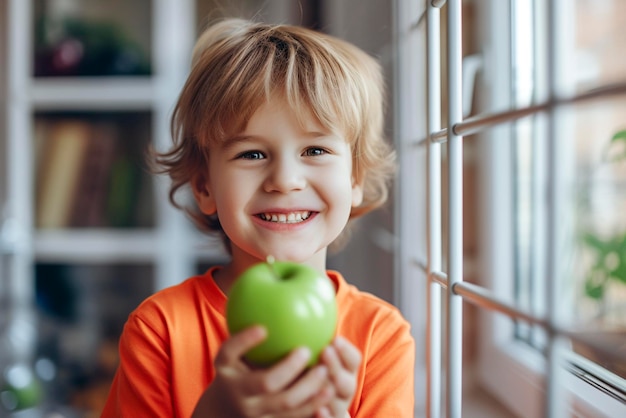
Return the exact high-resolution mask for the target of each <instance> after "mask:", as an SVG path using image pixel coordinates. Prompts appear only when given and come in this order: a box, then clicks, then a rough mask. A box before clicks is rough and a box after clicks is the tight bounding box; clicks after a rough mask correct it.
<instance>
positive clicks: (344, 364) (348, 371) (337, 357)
mask: <svg viewBox="0 0 626 418" xmlns="http://www.w3.org/2000/svg"><path fill="white" fill-rule="evenodd" d="M322 360H323V362H324V364H326V365H327V367H328V373H329V376H330V379H331V380H332V381H333V383H334V385H335V388H336V391H337V395H338V396H339V397H340V398H343V399H351V398H352V396H353V394H354V391H355V389H356V378H355V375H356V373H357V372H358V369H359V365H360V364H361V353H359V351H358V350H357V349H356V348H355V347H354V346H353V345H352V344H350V343H349V342H348V341H346V340H345V339H344V338H342V337H338V338H336V339H335V341H334V342H333V343H332V344H331V345H329V346H328V347H326V348H325V349H324V351H323V353H322Z"/></svg>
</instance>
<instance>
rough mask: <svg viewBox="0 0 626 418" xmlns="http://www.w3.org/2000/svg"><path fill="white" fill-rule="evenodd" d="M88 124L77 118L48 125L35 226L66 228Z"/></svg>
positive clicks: (39, 178) (43, 149)
mask: <svg viewBox="0 0 626 418" xmlns="http://www.w3.org/2000/svg"><path fill="white" fill-rule="evenodd" d="M90 134H91V127H90V124H89V123H88V122H86V121H82V120H79V119H64V120H59V121H55V122H54V123H50V124H49V127H48V128H47V129H46V135H45V136H46V137H45V139H44V140H43V144H42V148H41V151H40V152H41V155H40V156H39V157H38V158H40V160H41V161H40V168H39V170H38V175H37V187H36V211H35V212H36V214H35V217H36V219H35V222H36V226H37V227H39V228H43V229H49V228H64V227H66V226H68V224H69V220H70V216H71V212H72V206H73V202H74V196H75V193H76V189H77V186H78V183H79V182H78V180H79V174H80V170H81V167H82V162H83V159H84V158H85V155H86V152H87V149H88V145H89V137H90Z"/></svg>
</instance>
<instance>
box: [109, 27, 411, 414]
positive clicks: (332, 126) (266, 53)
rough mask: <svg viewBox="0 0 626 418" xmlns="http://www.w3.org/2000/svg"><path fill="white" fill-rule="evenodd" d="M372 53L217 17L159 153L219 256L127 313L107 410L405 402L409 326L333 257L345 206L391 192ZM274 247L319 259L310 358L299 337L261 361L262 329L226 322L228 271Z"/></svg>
mask: <svg viewBox="0 0 626 418" xmlns="http://www.w3.org/2000/svg"><path fill="white" fill-rule="evenodd" d="M383 101H384V100H383V82H382V76H381V71H380V68H379V66H378V64H377V63H376V62H375V61H374V60H373V59H372V58H371V57H369V56H368V55H367V54H365V53H364V52H363V51H361V50H359V49H358V48H356V47H355V46H353V45H351V44H348V43H346V42H343V41H340V40H338V39H336V38H333V37H330V36H327V35H324V34H321V33H317V32H314V31H311V30H308V29H304V28H300V27H295V26H286V25H279V26H272V25H266V24H260V23H252V22H248V21H244V20H240V19H226V20H223V21H221V22H219V23H217V24H215V25H213V26H211V27H210V28H208V29H207V30H206V31H205V32H204V33H203V34H202V35H201V37H200V38H199V40H198V42H197V44H196V47H195V48H194V52H193V59H192V69H191V73H190V75H189V77H188V79H187V82H186V84H185V86H184V87H183V90H182V92H181V95H180V97H179V100H178V103H177V105H176V108H175V109H174V114H173V118H172V135H173V138H174V141H175V144H174V148H173V149H172V150H171V151H170V152H167V153H165V154H162V155H159V156H158V157H157V162H158V163H159V164H160V167H162V170H161V171H162V172H164V173H167V174H168V175H169V176H170V178H171V179H172V187H171V191H170V200H171V201H172V202H173V203H174V204H175V205H177V206H178V204H177V202H176V200H175V194H176V192H177V190H179V189H180V188H181V187H184V186H187V185H188V186H189V187H190V188H191V190H192V191H193V195H194V197H195V203H196V206H197V208H196V209H195V210H191V209H188V213H189V214H190V215H191V216H192V218H193V219H194V220H195V221H196V223H197V224H198V225H199V226H200V227H202V228H204V229H207V230H209V231H213V232H217V233H219V234H221V235H222V237H223V239H224V242H225V245H226V247H227V249H228V251H229V253H230V255H231V260H230V262H228V263H227V264H226V265H224V266H219V267H214V268H211V269H210V270H209V271H207V272H206V273H204V274H203V275H200V276H196V277H192V278H190V279H188V280H186V281H184V282H183V283H181V284H179V285H177V286H173V287H171V288H169V289H165V290H162V291H160V292H158V293H156V294H155V295H153V296H151V297H150V298H148V299H147V300H146V301H145V302H144V303H142V304H141V305H140V306H139V307H138V308H137V309H136V310H135V311H134V312H133V313H132V314H131V315H130V317H129V319H128V321H127V323H126V326H125V328H124V332H123V334H122V337H121V340H120V366H119V369H118V371H117V374H116V377H115V380H114V382H113V385H112V388H111V392H110V395H109V399H108V402H107V405H106V407H105V409H104V412H103V416H105V417H120V416H121V417H133V418H135V417H143V416H146V417H147V416H150V417H174V416H176V417H188V416H193V417H227V418H232V417H303V418H304V417H314V416H315V417H335V418H336V417H341V418H345V417H362V418H366V417H367V418H371V417H383V418H391V417H412V416H413V367H414V357H415V353H414V341H413V339H412V337H411V335H410V332H409V324H408V323H407V321H405V320H404V319H403V318H402V316H401V315H400V313H399V311H398V310H397V309H396V308H394V307H393V306H391V305H389V304H387V303H386V302H384V301H382V300H380V299H378V298H376V297H374V296H372V295H369V294H366V293H363V292H360V291H358V290H357V289H356V288H355V287H354V286H351V285H349V284H348V283H346V281H345V280H344V279H343V277H342V276H341V275H340V274H339V273H338V272H334V271H326V254H327V248H328V246H329V245H330V244H331V243H333V242H335V241H336V239H337V238H338V237H339V235H340V234H341V233H342V231H343V230H344V229H345V227H346V225H347V223H348V222H349V220H351V219H353V218H355V217H357V216H360V215H362V214H364V213H367V212H369V211H370V210H372V209H374V208H376V207H378V206H380V205H381V204H382V203H383V202H384V201H385V200H386V197H387V180H388V179H389V176H390V175H391V173H392V171H393V161H394V160H393V153H392V152H391V150H389V148H388V146H387V145H386V143H385V141H384V139H383V135H382V130H383V109H382V108H383ZM268 255H272V256H273V257H274V258H275V259H276V260H289V261H295V262H299V263H304V264H308V265H310V266H312V267H314V268H316V269H318V270H319V271H322V272H325V274H326V275H327V276H328V278H329V280H331V281H332V283H333V285H334V286H335V289H336V292H337V304H338V309H339V315H338V325H337V338H336V339H335V340H334V341H333V342H332V343H331V344H330V345H329V346H328V347H327V348H326V349H325V350H324V352H323V353H322V355H321V359H320V361H319V363H318V364H317V365H316V366H314V367H311V368H307V367H306V364H307V359H308V356H310V353H309V352H307V350H306V349H296V350H294V351H293V352H292V353H291V354H290V355H288V356H287V358H285V359H283V360H282V361H280V362H279V363H278V364H276V365H274V366H272V367H270V368H267V369H254V368H251V367H249V366H248V365H247V364H246V363H245V362H244V361H243V360H242V356H243V354H244V353H246V352H247V351H248V350H249V349H250V348H252V347H254V346H255V345H256V344H259V343H260V342H261V341H262V340H263V338H264V337H265V330H264V329H263V328H261V327H252V328H250V329H247V330H244V331H243V332H241V333H238V334H236V335H232V336H229V335H228V331H227V327H226V321H225V317H224V312H225V304H226V299H227V296H226V295H228V292H229V289H230V288H231V286H232V284H233V283H234V282H235V280H236V279H237V277H238V276H239V275H240V274H241V273H242V272H243V271H244V270H246V269H247V268H248V267H250V266H252V265H253V264H255V263H258V262H260V261H263V260H265V259H266V257H267V256H268Z"/></svg>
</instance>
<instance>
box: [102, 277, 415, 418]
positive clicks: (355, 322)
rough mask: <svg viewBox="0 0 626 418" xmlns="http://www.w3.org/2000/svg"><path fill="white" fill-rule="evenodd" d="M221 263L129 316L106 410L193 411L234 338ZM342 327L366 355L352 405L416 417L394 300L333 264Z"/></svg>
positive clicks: (408, 349) (406, 343) (369, 412)
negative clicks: (220, 282) (218, 271)
mask: <svg viewBox="0 0 626 418" xmlns="http://www.w3.org/2000/svg"><path fill="white" fill-rule="evenodd" d="M214 270H215V268H213V269H211V270H209V271H208V272H207V273H205V274H204V275H201V276H195V277H192V278H190V279H187V280H186V281H184V282H183V283H180V284H178V285H176V286H173V287H170V288H167V289H164V290H161V291H159V292H157V293H155V294H154V295H152V296H151V297H149V298H148V299H146V300H145V301H144V302H143V303H142V304H141V305H140V306H139V307H138V308H137V309H136V310H135V311H134V312H132V313H131V314H130V316H129V318H128V321H127V322H126V325H125V327H124V331H123V333H122V336H121V339H120V345H119V351H120V365H119V368H118V370H117V374H116V376H115V379H114V381H113V384H112V387H111V391H110V393H109V398H108V400H107V403H106V406H105V408H104V411H103V413H102V417H116V418H118V417H125V418H142V417H185V418H186V417H189V416H191V414H192V413H193V410H194V409H195V406H196V403H197V402H198V400H199V399H200V396H201V395H202V393H203V391H204V390H205V389H206V388H207V386H208V385H209V384H210V383H211V381H212V380H213V378H214V375H215V371H214V369H213V361H214V359H215V356H216V355H217V352H218V350H219V348H220V346H221V344H222V342H223V341H224V340H226V338H228V329H227V326H226V318H225V310H226V296H225V295H224V293H223V292H222V291H221V290H220V289H219V287H218V286H217V285H216V284H215V281H214V280H213V276H212V273H213V271H214ZM328 277H330V279H331V280H332V281H333V283H334V284H335V288H336V289H337V305H338V308H339V315H338V323H337V335H342V336H343V337H345V338H346V339H348V340H349V341H350V342H351V343H352V344H353V345H354V346H355V347H357V348H358V349H359V350H360V351H361V354H362V356H363V361H362V363H361V367H360V370H359V376H358V383H357V389H356V393H355V396H354V400H353V401H352V404H351V405H350V410H349V413H350V416H351V417H353V418H357V417H360V418H373V417H383V418H394V417H403V418H404V417H407V418H408V417H413V405H414V394H413V384H414V382H413V380H414V379H413V368H414V363H415V343H414V340H413V338H412V336H411V334H410V326H409V323H408V322H407V321H406V320H405V319H404V318H403V317H402V315H401V314H400V312H399V310H398V309H397V308H395V307H394V306H393V305H391V304H389V303H387V302H385V301H383V300H381V299H379V298H377V297H375V296H373V295H371V294H368V293H365V292H361V291H359V290H358V289H357V288H356V287H354V286H352V285H350V284H348V283H347V282H346V281H345V280H344V279H343V277H342V276H341V275H340V274H339V273H337V272H334V271H328Z"/></svg>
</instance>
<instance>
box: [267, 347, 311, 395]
mask: <svg viewBox="0 0 626 418" xmlns="http://www.w3.org/2000/svg"><path fill="white" fill-rule="evenodd" d="M309 358H311V350H309V349H308V348H304V347H301V348H297V349H295V350H293V351H292V352H291V353H290V354H289V355H288V356H287V357H286V358H285V359H284V360H282V361H281V362H279V363H278V364H276V365H275V366H273V367H272V368H270V369H267V370H265V371H263V372H261V373H259V374H260V375H262V379H261V380H260V384H261V385H262V387H261V388H260V390H262V391H264V392H268V393H274V392H277V391H279V390H281V389H283V388H285V387H286V386H288V385H289V384H290V383H291V382H293V381H294V380H295V379H296V378H297V377H298V376H299V375H300V374H301V373H302V372H303V371H304V369H305V368H306V365H307V363H308V361H309Z"/></svg>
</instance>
